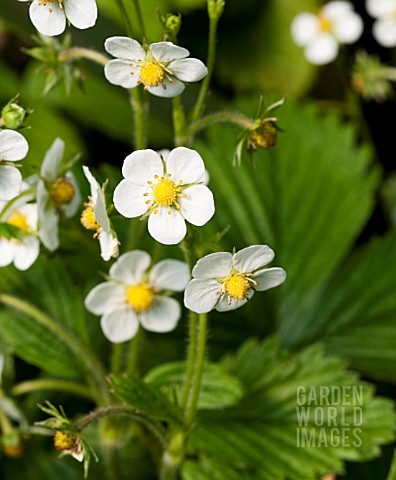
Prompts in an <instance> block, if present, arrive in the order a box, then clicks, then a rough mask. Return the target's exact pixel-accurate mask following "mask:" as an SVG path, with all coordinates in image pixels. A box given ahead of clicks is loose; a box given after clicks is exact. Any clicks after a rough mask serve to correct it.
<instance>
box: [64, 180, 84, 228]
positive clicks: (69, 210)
mask: <svg viewBox="0 0 396 480" xmlns="http://www.w3.org/2000/svg"><path fill="white" fill-rule="evenodd" d="M65 179H66V180H68V181H69V182H70V183H71V184H72V185H73V187H74V195H73V198H72V199H71V202H70V203H65V204H63V205H62V206H61V207H60V209H61V211H62V213H63V215H64V216H65V217H66V218H71V217H72V216H73V215H74V214H75V213H76V212H77V210H78V209H79V208H80V206H81V193H80V188H79V186H78V183H77V181H76V178H75V176H74V175H73V173H72V172H66V174H65Z"/></svg>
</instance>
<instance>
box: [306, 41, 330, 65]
mask: <svg viewBox="0 0 396 480" xmlns="http://www.w3.org/2000/svg"><path fill="white" fill-rule="evenodd" d="M337 54H338V43H337V41H336V40H335V38H334V37H333V36H332V35H330V34H321V35H319V36H318V37H317V38H316V39H315V41H314V42H312V43H310V44H309V45H308V46H307V47H306V49H305V57H306V58H307V60H308V61H309V62H310V63H313V64H314V65H325V64H326V63H330V62H332V61H333V60H334V59H335V58H336V56H337Z"/></svg>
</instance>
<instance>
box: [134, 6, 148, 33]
mask: <svg viewBox="0 0 396 480" xmlns="http://www.w3.org/2000/svg"><path fill="white" fill-rule="evenodd" d="M132 1H133V6H134V7H135V11H136V17H137V20H138V23H139V26H140V32H141V34H142V39H144V40H147V37H146V30H145V28H144V21H143V15H142V9H141V8H140V2H139V0H132Z"/></svg>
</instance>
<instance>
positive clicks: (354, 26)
mask: <svg viewBox="0 0 396 480" xmlns="http://www.w3.org/2000/svg"><path fill="white" fill-rule="evenodd" d="M394 26H396V24H395V25H394ZM333 31H334V35H335V36H336V37H337V39H338V41H339V42H340V43H346V44H349V43H354V42H356V40H358V39H359V37H360V36H361V34H362V32H363V20H362V19H361V18H360V16H359V15H357V14H355V13H353V12H351V13H349V14H348V15H344V16H343V17H342V18H340V19H337V21H336V22H334V26H333Z"/></svg>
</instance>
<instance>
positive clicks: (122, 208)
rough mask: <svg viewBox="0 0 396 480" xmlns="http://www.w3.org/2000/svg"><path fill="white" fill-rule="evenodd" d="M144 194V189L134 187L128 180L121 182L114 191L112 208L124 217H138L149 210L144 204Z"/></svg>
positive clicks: (145, 190)
mask: <svg viewBox="0 0 396 480" xmlns="http://www.w3.org/2000/svg"><path fill="white" fill-rule="evenodd" d="M146 192H147V188H146V187H142V186H140V185H136V184H135V183H132V182H130V181H129V180H121V182H120V183H119V184H118V185H117V187H116V188H115V190H114V196H113V201H114V206H115V208H116V209H117V211H118V212H119V213H121V215H123V216H124V217H127V218H133V217H140V215H143V213H145V212H147V210H148V208H149V205H147V204H146V198H147V197H144V196H143V195H144V193H146Z"/></svg>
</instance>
